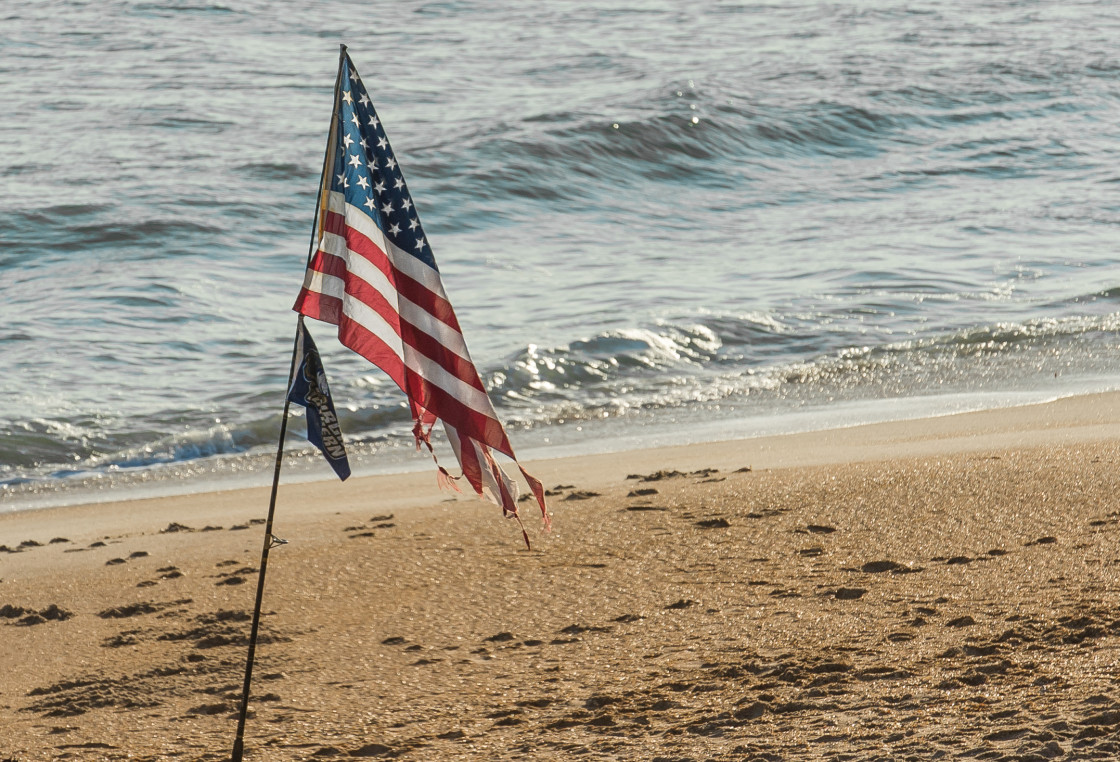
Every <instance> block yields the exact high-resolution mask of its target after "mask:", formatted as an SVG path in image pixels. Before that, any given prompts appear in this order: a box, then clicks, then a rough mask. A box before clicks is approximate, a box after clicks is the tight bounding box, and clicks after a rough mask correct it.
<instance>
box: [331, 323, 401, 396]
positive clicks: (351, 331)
mask: <svg viewBox="0 0 1120 762" xmlns="http://www.w3.org/2000/svg"><path fill="white" fill-rule="evenodd" d="M338 340H339V341H341V342H342V343H343V344H344V345H345V346H347V347H349V348H350V349H353V350H354V351H355V352H357V353H358V354H360V355H361V356H362V357H364V358H366V359H367V360H369V361H370V362H371V363H373V364H374V365H376V366H377V367H379V368H381V370H383V371H385V372H386V373H387V374H388V375H389V378H391V379H393V381H394V382H396V384H397V386H399V387H400V388H401V391H403V392H405V393H406V394H407V393H408V392H407V390H406V388H405V377H406V375H407V372H406V370H405V367H404V361H403V360H402V359H401V358H400V357H399V356H397V353H396V352H394V351H393V349H392V347H390V346H389V345H388V344H386V343H385V342H384V341H382V340H381V339H379V338H378V337H377V336H375V335H374V334H372V333H370V332H369V331H368V330H366V328H365V327H364V326H362V324H361V323H357V322H355V321H353V320H351V319H350V318H348V317H346V316H345V315H343V316H342V321H341V322H340V323H339V324H338Z"/></svg>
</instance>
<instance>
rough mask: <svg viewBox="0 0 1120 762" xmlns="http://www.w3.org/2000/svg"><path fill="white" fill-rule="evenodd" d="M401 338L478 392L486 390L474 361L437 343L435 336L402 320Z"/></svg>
mask: <svg viewBox="0 0 1120 762" xmlns="http://www.w3.org/2000/svg"><path fill="white" fill-rule="evenodd" d="M401 339H402V340H403V341H404V342H405V343H406V344H408V345H409V346H410V347H412V348H413V349H415V350H416V351H417V352H419V353H420V354H422V355H424V356H425V357H427V358H428V359H429V360H432V361H433V362H435V363H437V364H438V365H439V366H440V367H441V368H443V369H444V370H446V371H447V372H448V373H450V374H451V375H453V376H455V377H456V378H458V379H459V380H460V381H462V382H463V383H465V384H469V385H470V386H473V387H474V388H475V389H478V390H479V391H480V392H485V391H486V387H485V386H484V385H483V384H482V379H480V378H479V377H478V371H477V370H475V367H474V363H472V362H471V361H470V360H468V359H466V358H463V357H460V356H459V355H457V354H456V353H454V352H452V351H451V350H450V349H448V348H447V347H446V346H444V345H443V344H441V343H439V340H438V339H436V338H435V337H433V336H429V335H428V334H426V333H424V332H423V331H421V330H420V329H418V328H416V326H414V325H411V324H410V323H408V322H407V321H405V320H402V321H401Z"/></svg>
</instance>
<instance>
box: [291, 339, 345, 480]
mask: <svg viewBox="0 0 1120 762" xmlns="http://www.w3.org/2000/svg"><path fill="white" fill-rule="evenodd" d="M296 356H297V357H299V365H298V366H296V372H295V376H294V377H293V378H292V388H291V389H289V390H288V399H289V400H291V401H292V402H294V403H296V404H297V405H303V406H304V407H305V408H307V441H309V442H311V444H313V445H315V446H316V447H318V448H319V449H320V450H322V451H323V455H325V456H326V457H327V462H328V463H330V464H331V468H333V469H334V472H335V473H336V474H338V478H339V479H342V480H343V481H346V477H348V476H349V475H350V462H349V461H348V460H347V459H346V447H345V446H344V445H343V444H342V429H340V428H339V427H338V416H337V415H335V412H334V401H333V400H331V389H330V387H329V386H328V385H327V372H326V371H325V370H323V361H322V360H320V359H319V350H318V349H317V348H316V347H315V342H314V341H313V340H312V338H311V334H310V333H308V331H307V326H305V325H304V324H303V318H302V317H301V318H300V320H299V338H298V339H297V342H296Z"/></svg>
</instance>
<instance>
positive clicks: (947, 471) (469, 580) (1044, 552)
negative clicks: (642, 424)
mask: <svg viewBox="0 0 1120 762" xmlns="http://www.w3.org/2000/svg"><path fill="white" fill-rule="evenodd" d="M747 469H749V470H747ZM529 470H530V472H531V473H534V474H535V475H536V476H537V477H538V478H541V479H542V480H543V481H544V483H545V485H546V486H547V487H549V488H550V490H551V491H552V492H553V493H554V494H553V496H552V498H551V501H552V502H551V505H550V507H551V509H552V511H553V525H554V531H553V532H551V533H548V534H546V533H544V532H543V531H542V530H541V527H540V523H539V521H538V520H537V518H535V517H534V516H533V514H532V510H531V508H532V506H531V504H530V503H522V506H523V511H522V512H523V516H524V520H525V524H526V527H527V528H528V531H529V533H530V536H531V538H532V540H533V543H534V549H533V550H532V551H526V550H525V549H524V547H523V545H522V543H521V538H520V533H519V532H518V530H517V527H516V524H512V523H510V522H508V521H504V520H502V519H501V518H500V515H499V511H498V509H497V508H496V507H494V506H492V505H490V504H488V503H484V502H482V501H479V500H477V499H475V498H474V497H473V496H470V497H466V496H455V495H449V494H448V493H441V492H440V491H439V490H438V489H437V488H436V485H435V477H434V475H433V474H432V473H430V472H419V473H409V474H399V475H394V476H377V477H362V478H357V477H356V478H355V479H354V480H353V481H348V482H346V483H338V482H334V483H330V482H311V483H300V484H284V485H282V486H281V490H280V493H279V500H278V505H277V521H276V525H275V527H274V531H275V533H276V534H277V535H278V536H280V537H283V538H285V539H287V540H289V544H287V545H284V546H283V547H282V548H278V549H277V550H276V551H274V553H273V554H272V558H271V560H270V563H269V577H268V582H267V585H266V591H265V604H264V610H265V617H264V618H263V620H262V633H263V635H264V640H262V643H261V645H260V647H259V649H258V661H257V669H256V671H255V677H254V690H253V702H252V710H253V715H252V716H251V719H250V723H249V726H248V732H247V747H248V749H249V754H248V755H247V759H249V760H255V759H264V758H269V759H278V760H292V761H295V760H301V761H305V760H321V759H325V760H331V759H349V758H354V757H375V758H376V757H382V758H397V759H402V760H421V759H447V760H473V759H510V760H513V759H518V760H541V761H542V762H543V761H544V760H552V759H557V758H567V757H571V756H572V755H575V754H583V755H589V756H588V758H611V759H625V760H635V761H636V760H648V759H652V758H654V757H657V756H664V757H668V758H672V759H694V760H701V759H704V760H707V759H715V760H719V761H720V762H723V761H724V760H726V761H727V762H732V761H735V762H738V761H740V760H744V759H749V760H769V759H775V758H782V759H785V758H798V759H810V760H817V759H820V760H824V759H834V758H836V755H838V754H848V755H850V757H849V758H851V759H857V760H869V761H870V760H873V759H883V758H889V759H901V758H915V759H929V758H934V757H937V756H945V755H952V756H962V755H964V756H969V755H971V756H973V757H975V756H976V755H982V758H986V759H1000V760H1004V759H1006V760H1011V759H1023V758H1033V757H1031V756H1030V755H1035V756H1037V757H1038V758H1040V759H1050V758H1058V757H1060V756H1062V755H1065V754H1067V753H1068V754H1072V755H1073V758H1078V759H1113V758H1115V757H1116V755H1117V754H1118V753H1120V742H1117V741H1115V740H1114V739H1115V733H1116V732H1117V730H1118V729H1120V687H1118V685H1117V683H1116V680H1115V675H1116V674H1117V673H1118V672H1120V620H1118V619H1117V618H1116V617H1115V614H1114V611H1115V604H1116V600H1117V598H1118V596H1120V503H1118V502H1117V501H1118V498H1117V495H1120V393H1110V394H1105V395H1093V396H1087V397H1077V398H1067V399H1063V400H1058V401H1056V402H1052V403H1046V404H1042V405H1034V406H1028V407H1022V408H1009V409H1001V410H994V411H983V412H976V413H967V414H961V415H957V416H946V417H938V418H928V419H922V420H920V421H905V422H895V423H885V424H874V425H869V426H861V427H854V428H846V429H836V430H832V431H824V432H812V433H803V434H794V435H787V436H782V437H773V438H764V439H754V440H737V441H733V442H725V443H711V444H706V445H690V446H677V447H665V448H653V449H647V450H638V451H631V452H627V453H619V454H615V455H611V456H602V455H587V456H578V457H569V458H562V459H555V460H549V461H536V462H533V463H531V464H529ZM267 492H268V490H267V489H266V488H253V489H245V490H232V491H226V492H215V493H203V494H193V495H181V496H176V497H171V498H159V499H145V500H125V501H118V502H112V503H97V504H88V505H84V506H68V507H60V508H44V509H38V510H34V511H21V512H17V513H9V514H4V515H0V544H5V545H7V546H8V547H9V548H10V549H12V548H18V552H14V553H6V554H5V553H0V611H5V610H6V611H7V613H5V614H3V615H2V616H0V632H2V634H3V635H4V637H5V638H6V642H7V643H8V644H9V646H8V647H7V648H6V649H4V650H3V651H2V652H0V723H2V724H3V725H4V727H5V728H6V732H7V737H6V738H4V739H0V756H6V757H10V758H13V759H17V760H19V762H38V760H48V759H58V758H60V757H65V758H68V759H77V760H86V759H88V760H104V759H126V758H127V759H133V760H149V761H150V762H155V761H156V760H160V761H163V760H183V759H189V760H211V761H213V762H217V760H222V759H226V758H228V749H229V745H230V743H231V742H232V738H233V731H234V728H235V725H236V708H237V699H238V697H239V695H240V690H239V688H240V680H241V677H242V675H243V670H244V657H245V649H244V645H245V637H246V634H247V629H248V622H247V617H248V612H250V611H251V610H252V599H253V594H254V588H255V581H256V574H255V572H256V569H255V565H256V563H257V560H258V558H259V553H260V543H261V540H262V536H261V532H262V530H263V527H262V526H260V523H261V521H262V519H263V516H264V514H265V511H266V508H267ZM13 612H14V613H13ZM965 752H968V753H969V754H964V753H965Z"/></svg>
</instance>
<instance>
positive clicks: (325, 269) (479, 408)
mask: <svg viewBox="0 0 1120 762" xmlns="http://www.w3.org/2000/svg"><path fill="white" fill-rule="evenodd" d="M339 67H340V68H339V75H338V83H337V85H336V87H335V115H334V118H333V119H332V123H331V132H330V136H329V138H328V147H327V156H326V160H325V162H324V167H323V173H324V174H323V183H322V192H321V194H320V198H319V214H318V219H317V228H316V231H315V233H314V236H315V240H317V241H318V248H317V250H316V251H315V252H314V254H313V255H312V257H311V259H310V261H309V263H308V267H307V273H306V276H305V278H304V282H303V288H302V289H301V290H300V294H299V298H298V299H297V300H296V304H295V307H294V309H295V310H296V311H297V312H299V313H301V314H303V315H306V316H308V317H312V318H316V319H318V320H323V321H326V322H328V323H333V324H335V325H337V326H338V338H339V340H340V341H341V342H342V343H343V344H344V345H345V346H347V347H349V348H350V349H352V350H354V351H355V352H357V353H358V354H360V355H361V356H362V357H365V358H366V359H367V360H369V361H370V362H372V363H373V364H374V365H376V366H378V367H379V368H381V369H382V370H383V371H385V372H386V373H387V374H388V375H389V377H390V378H392V379H393V381H395V382H396V383H397V385H398V386H399V387H400V388H401V389H402V390H403V391H404V392H405V394H406V395H407V396H408V403H409V407H410V409H411V412H412V417H413V420H414V428H413V433H414V434H415V435H416V442H417V447H419V446H420V445H421V444H424V445H427V447H428V449H429V450H430V451H431V450H432V445H431V439H430V436H431V432H432V427H433V426H434V425H435V423H436V421H437V420H438V421H439V422H441V423H442V424H443V427H444V429H445V431H446V433H447V436H448V439H449V440H450V442H451V446H452V450H453V451H454V452H455V455H456V457H457V458H458V460H459V465H460V466H461V467H462V472H463V476H464V477H465V478H466V480H467V481H468V482H469V483H470V485H471V486H472V487H473V488H474V491H475V492H476V493H477V494H478V495H479V496H485V497H488V498H489V499H491V500H492V501H493V502H495V503H497V504H498V505H500V506H501V507H502V512H503V513H504V514H505V515H507V516H510V517H513V518H518V514H517V495H518V490H517V485H516V484H515V483H514V482H513V481H512V480H511V479H510V478H509V477H508V476H507V475H506V473H505V472H504V471H503V470H502V469H501V468H500V467H499V466H498V464H497V463H496V462H495V460H494V456H493V453H492V450H497V451H498V452H501V453H504V454H505V455H507V456H509V457H510V458H512V459H513V460H514V462H515V463H516V456H515V455H514V452H513V447H512V446H511V445H510V442H509V438H508V437H507V436H506V432H505V429H504V428H503V427H502V424H501V422H500V421H499V420H498V416H497V413H495V411H494V406H493V404H492V403H491V402H490V396H489V395H488V394H487V392H486V387H485V386H483V383H482V379H480V378H479V375H478V371H477V370H476V369H475V366H474V363H473V362H472V361H471V357H470V353H469V352H468V351H467V345H466V342H465V341H464V339H463V333H462V331H461V329H460V328H459V321H458V320H457V319H456V318H455V311H454V310H453V309H452V308H451V302H449V301H448V299H447V294H446V293H445V292H444V289H443V282H442V280H441V279H440V273H439V268H438V267H437V266H436V261H435V258H434V257H433V256H432V250H431V247H430V246H429V245H428V240H427V238H426V237H425V236H424V229H423V227H422V226H421V225H420V218H419V216H418V215H417V213H416V207H415V205H414V204H413V202H412V197H411V196H410V195H409V193H408V186H407V185H405V181H404V175H403V174H402V173H401V169H400V166H399V165H398V164H397V159H396V157H395V156H394V155H393V149H392V148H391V147H390V146H389V140H388V138H387V137H386V136H385V130H384V128H383V127H382V125H381V122H380V120H379V119H378V118H377V112H376V111H375V110H374V108H373V104H372V103H371V102H370V99H369V95H368V94H367V93H366V89H365V87H364V86H363V85H362V80H361V78H359V77H358V72H357V71H355V70H354V65H353V63H351V61H350V57H349V56H348V55H347V54H346V52H345V49H343V52H342V54H341V61H340V63H339ZM432 454H433V457H434V456H435V453H434V451H432ZM436 466H437V468H438V469H439V474H440V478H441V483H443V484H446V485H450V486H454V477H452V476H451V475H450V474H448V472H447V471H446V470H445V469H444V468H443V467H442V466H440V465H439V463H438V461H437V463H436ZM518 468H520V470H521V473H522V475H523V476H524V477H525V480H526V481H527V482H528V484H529V486H530V488H531V489H532V491H533V494H534V495H535V497H536V499H537V503H538V505H539V506H540V509H541V514H542V516H543V517H544V521H545V524H546V525H547V524H548V512H547V509H546V508H545V501H544V488H543V487H542V486H541V483H540V482H539V481H538V480H536V479H534V478H533V477H532V476H530V475H529V474H528V473H527V472H526V471H525V469H524V468H521V466H520V465H519V464H518ZM518 520H520V519H518ZM522 532H523V533H524V527H522ZM524 536H525V542H526V544H528V542H529V537H528V535H527V534H525V535H524Z"/></svg>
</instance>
